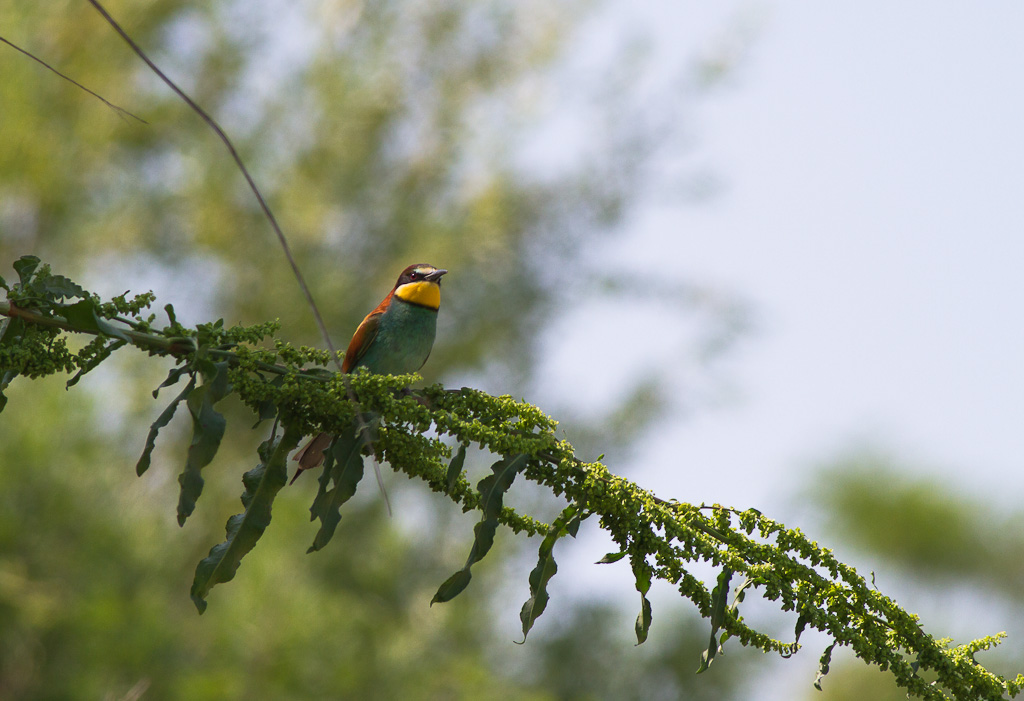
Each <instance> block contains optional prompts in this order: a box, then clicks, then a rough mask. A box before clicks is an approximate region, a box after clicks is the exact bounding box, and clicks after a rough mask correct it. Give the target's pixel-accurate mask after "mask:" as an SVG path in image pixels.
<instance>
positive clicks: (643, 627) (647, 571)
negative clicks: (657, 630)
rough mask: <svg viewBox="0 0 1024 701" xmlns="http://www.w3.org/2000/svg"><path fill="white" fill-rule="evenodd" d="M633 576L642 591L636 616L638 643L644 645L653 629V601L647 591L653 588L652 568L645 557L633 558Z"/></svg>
mask: <svg viewBox="0 0 1024 701" xmlns="http://www.w3.org/2000/svg"><path fill="white" fill-rule="evenodd" d="M633 577H634V578H635V579H636V590H637V591H638V592H640V614H639V615H638V616H637V617H636V624H635V625H634V628H635V629H636V644H637V645H643V644H644V642H646V641H647V634H648V633H649V632H650V630H651V621H652V620H653V616H652V612H651V602H650V601H648V599H647V592H649V591H650V590H651V568H650V565H648V564H647V562H646V560H644V559H643V558H637V559H634V560H633Z"/></svg>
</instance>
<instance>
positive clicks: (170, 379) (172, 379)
mask: <svg viewBox="0 0 1024 701" xmlns="http://www.w3.org/2000/svg"><path fill="white" fill-rule="evenodd" d="M191 370H192V368H190V367H189V366H188V365H181V366H179V367H176V368H171V371H170V372H169V373H167V379H165V380H164V381H163V382H161V383H160V386H159V387H157V388H156V389H155V390H153V399H156V398H157V397H158V396H159V395H160V390H162V389H163V388H164V387H170V386H171V385H176V384H178V380H180V379H181V376H182V375H184V374H185V373H188V372H191Z"/></svg>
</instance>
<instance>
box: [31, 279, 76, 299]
mask: <svg viewBox="0 0 1024 701" xmlns="http://www.w3.org/2000/svg"><path fill="white" fill-rule="evenodd" d="M40 283H41V284H39V285H38V287H39V288H40V290H41V291H42V292H44V293H45V294H46V295H47V296H49V297H52V298H53V299H61V298H64V297H67V298H68V299H73V298H75V297H85V296H87V295H86V292H85V290H84V289H82V287H81V286H79V285H78V284H76V283H74V282H72V281H71V280H69V279H68V278H66V277H64V276H63V275H48V276H46V278H44V279H43V280H41V281H40Z"/></svg>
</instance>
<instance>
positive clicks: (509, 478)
mask: <svg viewBox="0 0 1024 701" xmlns="http://www.w3.org/2000/svg"><path fill="white" fill-rule="evenodd" d="M526 461H527V455H525V454H523V453H519V454H517V455H508V456H506V457H504V458H502V459H501V460H499V461H498V462H496V463H494V464H493V465H491V474H490V475H488V476H487V477H484V478H483V479H482V480H480V483H479V484H477V489H478V490H479V491H480V511H481V512H483V515H482V517H481V519H480V521H478V522H477V524H476V525H475V526H474V527H473V536H474V537H473V547H471V548H470V550H469V557H468V558H467V559H466V564H465V565H464V566H463V568H462V569H461V570H459V571H458V572H456V573H455V574H453V575H452V576H451V577H449V578H448V579H447V580H445V582H444V584H442V585H441V586H440V588H438V590H437V593H436V594H434V598H433V599H431V600H430V604H431V605H434V604H435V603H438V602H441V603H444V602H446V601H451V600H452V599H454V598H455V597H456V596H458V595H459V594H460V593H462V590H463V589H465V588H466V586H468V585H469V580H470V579H471V578H472V575H471V573H470V568H471V567H472V566H473V565H474V564H475V563H477V562H479V561H480V560H482V559H483V557H484V556H485V555H486V554H487V552H488V551H489V550H490V549H491V546H492V545H493V544H494V533H495V531H496V530H497V528H498V516H499V515H500V514H501V506H502V500H503V498H504V496H505V492H507V491H508V489H509V487H511V486H512V482H513V480H515V478H516V475H517V474H519V472H520V471H521V470H522V469H523V468H524V467H526Z"/></svg>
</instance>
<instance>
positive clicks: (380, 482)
mask: <svg viewBox="0 0 1024 701" xmlns="http://www.w3.org/2000/svg"><path fill="white" fill-rule="evenodd" d="M89 4H91V5H92V6H93V7H95V8H96V11H97V12H99V13H100V14H101V15H102V16H103V19H105V20H106V21H107V23H108V24H109V25H110V26H111V27H113V28H114V31H116V32H117V33H118V34H119V35H120V36H121V38H122V39H124V40H125V42H126V43H127V44H128V46H130V47H131V49H132V51H134V52H135V54H136V55H137V56H138V57H139V58H141V59H142V60H143V61H144V62H145V63H146V65H147V66H149V67H150V69H151V70H152V71H153V72H154V73H156V75H157V76H158V77H159V78H160V80H162V81H163V82H164V83H165V84H166V85H167V87H169V88H170V89H171V90H173V91H174V93H175V94H176V95H177V96H178V97H180V98H181V99H182V100H183V101H184V102H185V104H187V105H188V106H189V107H190V108H191V109H192V111H193V112H195V113H196V114H198V115H199V117H200V118H201V119H202V120H203V121H204V122H206V124H207V126H209V127H210V129H212V130H213V131H214V133H215V134H216V135H217V137H218V138H219V139H220V140H221V142H223V144H224V146H225V147H226V148H227V149H228V152H230V153H231V157H232V158H233V159H234V161H235V165H237V166H238V170H239V171H241V173H242V175H243V176H244V177H245V180H246V182H247V183H249V189H250V190H252V193H253V195H255V197H256V200H257V201H258V202H259V204H260V208H261V209H262V210H263V214H264V215H265V216H266V218H267V221H269V222H270V226H271V227H272V228H273V229H274V233H275V234H276V235H277V240H278V242H279V243H280V244H281V248H282V250H284V255H285V258H287V259H288V264H289V265H291V267H292V273H293V274H294V275H295V280H296V281H297V282H298V283H299V287H300V288H301V289H302V294H303V295H304V296H305V297H306V302H307V303H308V304H309V308H310V309H311V310H312V312H313V318H314V320H315V321H316V325H317V327H318V328H319V329H320V335H321V336H323V339H324V343H325V344H327V348H328V350H330V351H331V358H333V360H334V364H335V365H336V366H337V368H338V370H339V371H341V363H340V362H339V361H338V351H337V350H336V349H335V347H334V344H333V343H332V342H331V336H330V334H329V333H328V332H327V325H326V324H325V323H324V320H323V317H322V316H321V315H320V309H319V307H317V305H316V302H315V301H314V300H313V293H312V292H310V290H309V286H308V285H307V284H306V278H305V277H303V275H302V271H300V270H299V265H298V263H296V262H295V257H294V256H292V251H291V247H290V246H289V245H288V240H287V239H286V238H285V235H284V232H283V231H282V230H281V227H280V225H278V223H277V219H276V218H275V217H274V213H273V212H271V211H270V206H269V205H268V204H267V201H266V200H265V199H264V198H263V193H261V192H260V189H259V188H258V187H257V186H256V182H255V181H254V180H253V178H252V175H250V174H249V169H248V168H246V167H245V163H243V162H242V157H241V156H239V155H238V151H236V150H235V145H234V144H233V143H232V142H231V139H229V138H228V135H227V134H226V133H225V132H224V130H223V129H222V128H221V127H220V125H219V124H217V122H216V120H214V118H213V117H211V116H210V115H209V114H208V113H207V112H206V110H204V109H203V108H202V107H200V106H199V105H198V104H196V102H195V100H193V99H192V98H191V97H189V96H188V95H187V94H186V93H185V92H184V91H183V90H182V89H181V88H179V87H178V86H177V84H175V82H174V81H173V80H171V79H170V78H168V77H167V75H166V74H165V73H164V72H163V71H162V70H160V68H159V67H158V66H157V65H156V64H155V63H153V61H152V60H150V58H149V56H147V55H146V53H145V52H144V51H143V50H142V49H141V48H140V47H139V45H138V44H136V43H135V41H134V40H133V39H132V38H131V37H130V36H128V33H127V32H125V30H124V29H122V28H121V25H119V24H118V23H117V22H116V21H115V20H114V18H113V17H111V16H110V13H109V12H107V11H106V9H104V7H103V6H102V5H101V4H100V3H99V2H98V0H89ZM342 372H343V371H342ZM344 383H345V390H346V393H347V394H348V398H349V401H351V402H352V404H353V405H354V406H356V407H357V411H356V419H357V421H358V422H359V430H360V432H365V435H366V436H367V441H369V435H370V433H369V427H368V426H367V425H366V421H365V419H363V415H362V413H360V412H359V411H358V406H359V404H358V402H357V401H356V396H355V393H354V392H353V391H352V386H351V383H350V382H349V380H348V376H347V375H346V376H345V377H344ZM370 448H371V450H370V453H371V455H372V456H373V468H374V470H375V472H376V475H377V486H378V487H380V491H381V494H383V495H384V503H385V505H386V506H387V509H388V515H391V500H390V499H388V493H387V490H386V489H385V488H384V478H383V477H382V476H381V473H380V463H379V462H378V460H377V455H376V451H375V450H373V446H372V444H370Z"/></svg>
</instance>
